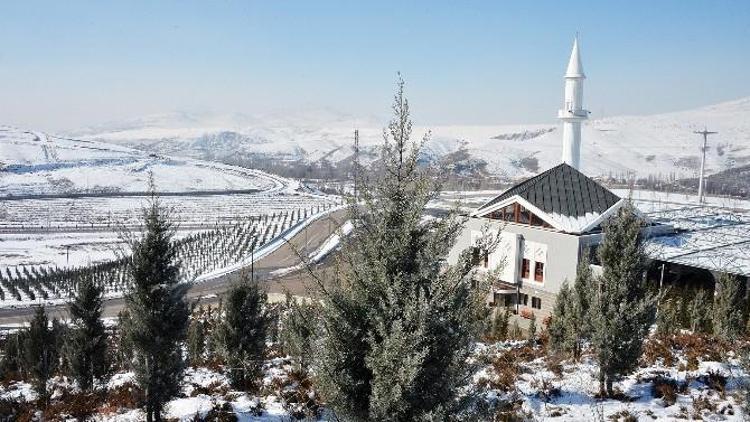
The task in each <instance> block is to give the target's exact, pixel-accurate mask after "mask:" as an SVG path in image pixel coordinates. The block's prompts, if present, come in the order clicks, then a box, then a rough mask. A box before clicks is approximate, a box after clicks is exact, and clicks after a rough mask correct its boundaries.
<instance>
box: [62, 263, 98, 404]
mask: <svg viewBox="0 0 750 422" xmlns="http://www.w3.org/2000/svg"><path fill="white" fill-rule="evenodd" d="M70 317H71V322H72V325H73V328H72V329H71V330H70V334H69V335H68V336H67V342H66V345H65V346H66V351H67V359H68V361H69V366H70V370H71V375H72V376H73V378H75V379H76V380H77V381H78V385H79V386H80V387H81V389H82V390H84V391H88V390H90V389H91V387H92V386H93V385H94V379H95V378H101V377H102V376H104V375H105V373H106V371H107V362H106V356H107V333H106V331H105V330H104V323H103V322H102V320H101V317H102V289H101V287H100V286H98V285H97V284H96V283H94V282H93V281H92V280H91V278H89V277H85V278H83V279H82V280H81V282H80V284H79V285H78V291H77V293H76V296H75V297H74V299H73V302H71V303H70Z"/></svg>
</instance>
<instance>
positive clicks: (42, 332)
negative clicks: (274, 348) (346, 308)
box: [0, 196, 270, 421]
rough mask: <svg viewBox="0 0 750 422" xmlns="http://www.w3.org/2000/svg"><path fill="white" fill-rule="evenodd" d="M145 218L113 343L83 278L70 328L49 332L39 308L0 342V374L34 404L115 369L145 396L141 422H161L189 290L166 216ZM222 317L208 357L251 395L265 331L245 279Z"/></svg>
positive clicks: (175, 378)
mask: <svg viewBox="0 0 750 422" xmlns="http://www.w3.org/2000/svg"><path fill="white" fill-rule="evenodd" d="M143 218H144V229H145V233H144V234H143V236H142V237H140V238H138V239H135V240H132V239H131V240H132V244H131V248H132V252H133V253H132V258H131V261H130V265H129V266H128V267H127V268H128V272H129V277H130V279H131V281H132V287H131V290H130V291H129V292H128V293H127V295H126V308H125V309H124V310H123V311H122V312H121V313H120V316H119V324H118V325H119V330H117V332H116V335H115V337H116V338H108V335H107V330H106V329H105V326H104V324H103V321H102V301H103V289H102V284H101V283H96V282H94V281H93V280H92V279H89V278H86V279H83V280H82V281H81V282H80V284H79V286H78V289H77V290H76V295H75V297H74V299H73V300H72V302H71V303H70V325H69V327H65V326H64V325H63V324H61V323H59V322H58V321H57V320H53V322H52V324H50V323H49V320H48V318H47V315H46V312H45V309H44V307H39V308H37V311H36V313H35V316H34V318H33V319H32V320H31V323H30V327H29V328H28V329H26V330H21V331H19V332H17V333H15V334H13V335H11V336H10V337H9V338H7V339H6V341H5V349H4V351H3V359H2V361H0V369H2V370H3V374H6V375H8V376H10V374H16V375H17V376H20V377H22V378H25V379H29V380H31V381H32V384H33V386H34V388H35V390H36V391H37V393H38V395H39V397H40V399H41V402H40V404H42V405H46V404H48V400H49V393H48V391H47V384H48V380H49V379H50V378H51V377H52V376H53V375H55V374H58V373H60V374H65V375H69V376H71V377H72V378H73V379H75V380H76V382H77V384H78V386H79V388H80V389H81V390H82V391H83V392H88V391H92V390H94V388H95V386H96V384H97V382H101V381H105V378H106V376H107V375H108V374H109V373H110V372H111V371H112V369H113V367H119V368H120V369H123V370H132V371H134V373H135V377H136V381H137V383H138V384H139V386H140V388H141V389H142V390H143V392H144V397H145V410H146V415H145V417H146V420H149V421H151V420H161V417H162V413H163V409H164V404H165V403H166V402H167V401H169V400H170V399H171V398H172V397H174V396H175V395H176V394H177V393H178V392H179V390H180V384H181V381H182V378H183V371H184V369H185V366H186V362H185V356H184V354H183V346H184V344H185V340H186V336H187V332H188V317H189V314H190V311H191V309H192V305H190V304H189V303H188V302H187V300H186V298H185V293H186V288H187V286H186V285H185V284H184V283H180V282H179V261H178V260H177V257H176V247H175V242H173V241H172V239H173V228H172V225H171V223H170V218H169V214H168V210H166V209H165V208H163V207H162V206H161V205H160V203H159V200H158V198H157V197H156V196H152V198H151V200H150V203H149V206H148V207H147V208H146V209H145V210H144V216H143ZM223 309H224V310H223V313H221V314H220V315H218V314H217V315H218V316H219V318H218V319H217V320H218V321H219V324H218V325H217V326H216V327H212V328H215V329H212V330H211V333H212V335H211V342H212V344H214V345H219V346H215V347H214V348H213V349H214V350H217V349H218V350H219V353H220V356H221V359H222V361H223V362H225V363H226V370H227V372H228V373H229V375H230V379H231V380H232V384H233V385H234V386H235V387H236V388H238V389H245V388H251V387H255V386H257V381H258V380H259V378H258V376H259V372H260V369H261V368H262V359H263V356H264V351H265V340H266V329H267V327H268V325H269V324H270V319H269V317H268V313H267V309H266V295H265V293H264V292H263V291H262V290H261V289H260V288H259V286H258V285H257V284H256V283H254V282H251V281H249V280H248V279H246V278H245V279H243V281H241V282H240V283H238V284H237V285H235V286H233V287H232V289H230V291H229V293H228V297H227V300H226V305H225V306H224V307H223ZM188 346H189V347H188V349H190V348H197V346H192V345H190V344H188Z"/></svg>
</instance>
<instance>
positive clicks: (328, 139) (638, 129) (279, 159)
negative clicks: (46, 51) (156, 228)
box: [72, 98, 750, 178]
mask: <svg viewBox="0 0 750 422" xmlns="http://www.w3.org/2000/svg"><path fill="white" fill-rule="evenodd" d="M552 114H554V110H551V111H550V115H552ZM593 117H596V116H593ZM748 117H750V98H744V99H740V100H736V101H731V102H726V103H721V104H717V105H712V106H708V107H702V108H698V109H694V110H688V111H680V112H674V113H665V114H657V115H650V116H619V117H608V118H603V119H595V118H593V119H592V120H590V121H588V122H586V123H585V125H584V127H583V140H584V145H583V157H582V160H583V169H584V171H585V172H586V173H588V174H590V175H594V176H606V175H615V176H625V175H628V174H631V173H632V174H636V175H638V176H640V177H646V176H649V175H652V176H658V175H662V176H665V177H666V176H671V175H673V176H675V177H677V178H688V177H694V176H695V175H696V174H697V169H698V167H699V163H700V158H699V157H700V143H701V140H700V138H699V136H698V135H695V134H693V133H692V132H693V131H694V130H697V129H703V127H704V125H705V126H707V127H708V128H710V129H711V130H716V131H718V132H719V135H717V136H714V137H713V138H712V139H711V148H710V149H709V151H708V164H707V168H708V172H709V173H716V172H720V171H723V170H726V169H728V168H732V167H736V166H742V165H745V164H750V119H749V118H748ZM385 123H386V122H385V121H379V120H376V119H373V118H366V119H361V118H360V119H358V118H355V117H354V116H350V115H346V114H342V113H336V112H334V111H330V110H324V111H317V112H304V113H298V112H292V113H289V114H287V115H278V114H276V115H263V116H248V115H242V114H230V115H215V114H188V113H171V114H164V115H158V116H149V117H145V118H140V119H133V120H129V121H125V122H115V123H110V124H106V125H101V126H97V127H91V128H86V129H81V130H77V131H74V132H72V134H73V135H75V136H77V137H81V138H83V139H87V140H91V141H105V142H111V143H117V144H120V145H125V146H129V147H134V148H138V149H142V150H146V151H152V152H156V153H160V154H172V155H186V156H190V157H194V158H199V159H216V160H221V161H225V162H242V161H247V162H251V163H256V164H258V163H261V162H264V161H272V162H275V163H293V165H295V166H301V165H315V164H318V165H319V166H321V167H325V166H322V165H321V163H325V165H328V164H331V165H333V166H336V165H339V164H345V163H347V162H349V161H350V158H351V155H352V132H353V129H354V128H355V127H358V128H359V129H360V138H361V145H362V149H363V151H364V152H365V153H366V154H367V153H373V152H374V151H375V148H376V147H377V145H379V143H380V142H381V141H382V127H383V126H384V125H385ZM428 129H429V130H431V131H432V134H433V136H432V141H431V142H430V143H429V144H428V145H427V153H426V156H425V159H427V160H438V159H442V158H444V159H446V160H448V164H449V165H451V164H455V165H453V166H452V167H454V168H455V169H456V172H459V173H463V174H466V173H467V172H469V173H471V172H474V173H484V174H489V175H494V176H499V177H504V178H516V177H523V176H528V175H531V174H533V173H535V172H536V171H537V170H538V169H543V168H547V167H550V166H552V165H554V164H556V163H557V162H558V161H559V159H560V158H559V157H560V149H561V136H562V135H561V130H560V126H559V125H558V124H557V122H555V121H554V120H552V119H550V123H548V124H529V125H505V126H434V127H429V128H428V127H419V126H417V127H415V131H414V134H415V138H417V137H419V136H421V134H422V133H424V132H425V131H426V130H428ZM453 161H456V162H455V163H453ZM467 163H468V164H470V165H468V166H467V165H466V164H467Z"/></svg>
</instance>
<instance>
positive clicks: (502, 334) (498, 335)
mask: <svg viewBox="0 0 750 422" xmlns="http://www.w3.org/2000/svg"><path fill="white" fill-rule="evenodd" d="M509 321H510V313H509V312H508V310H507V309H496V310H495V318H494V320H493V321H492V337H493V339H494V340H495V341H502V340H507V338H508V323H509Z"/></svg>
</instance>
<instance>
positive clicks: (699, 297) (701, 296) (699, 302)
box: [688, 288, 712, 333]
mask: <svg viewBox="0 0 750 422" xmlns="http://www.w3.org/2000/svg"><path fill="white" fill-rule="evenodd" d="M688 313H689V318H690V330H691V331H692V332H694V333H705V332H708V331H710V329H711V315H712V301H711V296H709V293H708V292H707V291H706V289H703V288H699V289H698V290H697V291H696V292H695V296H693V299H692V300H691V301H690V305H689V308H688Z"/></svg>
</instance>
